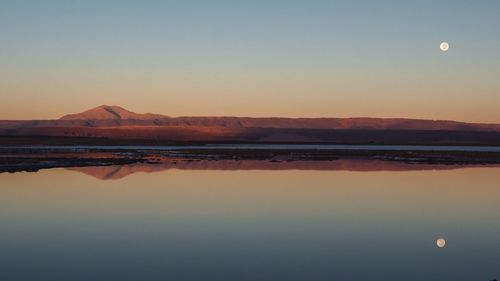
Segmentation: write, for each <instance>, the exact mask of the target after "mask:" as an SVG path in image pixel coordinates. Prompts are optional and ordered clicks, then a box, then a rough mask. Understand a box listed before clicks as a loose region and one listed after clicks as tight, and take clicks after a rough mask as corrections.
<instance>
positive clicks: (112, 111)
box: [59, 105, 165, 120]
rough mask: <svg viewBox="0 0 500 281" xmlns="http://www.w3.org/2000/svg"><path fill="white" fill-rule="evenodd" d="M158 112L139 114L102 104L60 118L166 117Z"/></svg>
mask: <svg viewBox="0 0 500 281" xmlns="http://www.w3.org/2000/svg"><path fill="white" fill-rule="evenodd" d="M164 117H165V116H163V115H158V114H151V113H146V114H138V113H134V112H132V111H129V110H126V109H124V108H123V107H120V106H116V105H101V106H98V107H96V108H92V109H89V110H86V111H84V112H81V113H77V114H68V115H65V116H63V117H61V118H60V119H59V120H149V119H156V118H164Z"/></svg>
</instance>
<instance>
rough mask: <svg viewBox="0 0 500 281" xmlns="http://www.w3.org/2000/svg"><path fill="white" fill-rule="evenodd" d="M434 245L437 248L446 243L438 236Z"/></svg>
mask: <svg viewBox="0 0 500 281" xmlns="http://www.w3.org/2000/svg"><path fill="white" fill-rule="evenodd" d="M436 245H437V246H438V248H444V245H446V240H444V239H443V238H439V239H438V240H437V241H436Z"/></svg>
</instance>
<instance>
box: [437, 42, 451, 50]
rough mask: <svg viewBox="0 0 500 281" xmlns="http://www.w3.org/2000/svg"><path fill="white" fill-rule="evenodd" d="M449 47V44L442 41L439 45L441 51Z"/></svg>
mask: <svg viewBox="0 0 500 281" xmlns="http://www.w3.org/2000/svg"><path fill="white" fill-rule="evenodd" d="M449 48H450V44H448V42H442V43H441V44H440V45H439V49H441V51H443V52H446V51H448V49H449Z"/></svg>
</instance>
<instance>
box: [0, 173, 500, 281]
mask: <svg viewBox="0 0 500 281" xmlns="http://www.w3.org/2000/svg"><path fill="white" fill-rule="evenodd" d="M82 171H83V170H82ZM85 172H86V173H82V172H81V171H78V169H76V170H75V169H73V170H65V169H52V170H43V171H40V172H38V173H16V174H0V280H5V281H10V280H492V279H495V278H497V279H498V278H500V168H498V167H497V168H494V167H493V168H491V167H479V168H477V167H476V168H464V169H452V170H423V171H418V170H417V171H338V170H333V171H314V170H273V171H266V170H235V171H224V170H188V169H187V170H177V169H169V170H165V171H160V172H155V173H144V172H141V173H134V174H130V175H128V176H126V177H121V178H119V179H116V180H106V181H104V180H100V179H99V170H95V171H92V172H89V170H85ZM89 174H92V175H94V176H89ZM441 237H443V238H445V239H446V242H447V243H446V246H445V248H443V249H439V248H437V247H436V239H438V238H441Z"/></svg>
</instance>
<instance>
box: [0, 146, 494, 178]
mask: <svg viewBox="0 0 500 281" xmlns="http://www.w3.org/2000/svg"><path fill="white" fill-rule="evenodd" d="M252 146H253V147H245V146H241V147H240V148H235V147H227V145H226V146H224V145H217V146H208V147H207V146H175V147H174V146H172V147H117V146H115V147H105V148H104V147H83V146H80V147H79V146H65V147H60V146H44V147H25V146H22V147H5V146H2V147H0V173H2V172H11V173H13V172H21V171H28V172H30V171H31V172H34V171H38V170H41V169H50V168H76V167H92V166H95V167H98V166H116V165H132V164H144V165H159V164H165V163H167V162H170V163H171V162H175V161H245V160H258V161H263V163H264V162H271V163H291V162H297V161H300V162H304V163H305V162H309V163H311V164H312V163H314V162H325V161H326V162H328V161H333V162H334V161H337V160H346V159H355V160H367V161H370V160H376V161H385V162H397V163H404V164H412V165H450V166H470V165H497V164H500V148H498V151H497V150H496V148H495V150H494V151H474V150H461V151H459V150H453V149H451V148H450V147H447V148H448V149H441V150H435V149H434V150H433V149H428V150H425V147H423V146H418V149H415V147H413V149H411V147H408V146H402V147H399V148H400V149H389V148H390V147H389V148H388V149H373V148H380V147H379V146H368V147H367V146H363V147H358V148H357V149H346V147H345V146H342V147H339V146H330V148H328V147H321V148H318V147H315V146H303V145H296V146H293V147H288V148H283V147H281V148H280V147H279V146H270V147H265V146H261V147H258V148H256V147H255V145H252ZM407 148H408V149H407ZM442 148H446V147H442ZM450 149H451V150H450Z"/></svg>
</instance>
